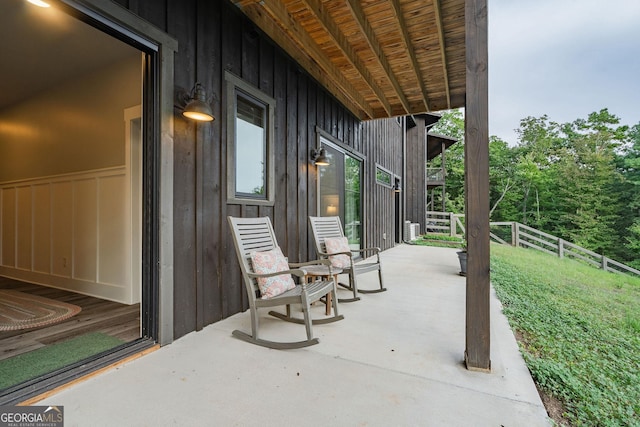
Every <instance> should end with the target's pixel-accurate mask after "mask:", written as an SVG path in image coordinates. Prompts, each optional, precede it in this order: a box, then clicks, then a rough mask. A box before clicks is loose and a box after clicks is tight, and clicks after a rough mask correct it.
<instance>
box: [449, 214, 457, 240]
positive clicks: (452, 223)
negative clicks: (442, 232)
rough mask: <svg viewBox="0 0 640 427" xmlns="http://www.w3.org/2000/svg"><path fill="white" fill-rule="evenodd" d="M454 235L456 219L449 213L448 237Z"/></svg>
mask: <svg viewBox="0 0 640 427" xmlns="http://www.w3.org/2000/svg"><path fill="white" fill-rule="evenodd" d="M455 235H456V217H455V216H454V215H453V212H449V236H451V237H454V236H455Z"/></svg>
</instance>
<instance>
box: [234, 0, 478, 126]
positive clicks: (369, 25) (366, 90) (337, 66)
mask: <svg viewBox="0 0 640 427" xmlns="http://www.w3.org/2000/svg"><path fill="white" fill-rule="evenodd" d="M232 1H233V2H234V3H235V4H236V5H237V6H238V7H239V8H240V9H241V10H242V11H243V12H244V13H245V14H246V15H247V16H248V17H249V18H250V19H251V20H252V21H253V22H254V23H255V24H256V25H257V26H258V27H260V28H261V29H262V31H264V32H265V33H266V34H267V35H269V36H270V37H271V38H272V39H273V40H274V41H275V42H276V43H277V44H278V45H280V46H281V47H282V48H283V49H285V50H286V51H287V53H288V54H289V55H291V56H292V57H293V58H294V59H295V60H296V61H298V62H299V63H300V65H301V66H302V67H303V68H304V69H306V70H307V72H309V74H311V75H312V76H313V77H314V78H316V79H317V80H318V81H319V82H320V83H321V84H322V85H323V86H325V87H326V88H327V90H328V91H329V92H330V93H332V94H333V95H334V96H335V97H336V98H337V99H338V100H339V101H341V102H342V103H343V104H344V105H345V106H346V107H347V108H348V109H349V110H350V111H351V112H352V113H353V114H354V115H355V116H356V117H358V118H360V119H363V120H366V119H373V118H383V117H393V116H400V115H406V114H420V113H426V112H429V111H439V110H443V109H449V108H457V107H463V106H464V102H465V79H466V63H465V46H464V43H465V34H464V31H465V27H464V24H465V22H464V21H465V19H464V18H465V17H464V4H465V1H464V0H232Z"/></svg>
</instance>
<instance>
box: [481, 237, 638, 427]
mask: <svg viewBox="0 0 640 427" xmlns="http://www.w3.org/2000/svg"><path fill="white" fill-rule="evenodd" d="M491 271H492V272H491V282H492V284H493V286H494V288H495V289H496V293H497V295H498V297H499V299H500V300H501V302H502V304H503V306H504V313H505V315H506V316H507V318H508V319H509V323H510V324H511V327H512V328H513V329H514V330H515V331H517V335H518V336H519V337H521V338H520V340H519V345H520V348H521V351H522V354H523V356H524V359H525V361H526V363H527V365H528V367H529V369H530V371H531V373H532V376H533V378H534V380H535V382H536V383H537V385H538V386H539V388H540V389H542V390H543V391H544V392H545V393H547V394H549V395H552V396H554V397H556V398H557V399H559V400H560V401H562V402H563V404H564V407H565V410H566V412H565V414H564V415H563V416H564V418H565V420H566V421H568V423H569V424H571V425H575V426H582V425H588V426H592V425H597V426H640V278H635V277H630V276H626V275H621V274H614V273H607V272H604V271H602V270H598V269H595V268H593V267H589V266H586V265H583V264H581V263H578V262H575V261H571V260H562V259H559V258H555V257H553V256H550V255H547V254H544V253H541V252H536V251H533V250H527V249H515V248H512V247H509V246H502V245H496V244H494V245H492V246H491Z"/></svg>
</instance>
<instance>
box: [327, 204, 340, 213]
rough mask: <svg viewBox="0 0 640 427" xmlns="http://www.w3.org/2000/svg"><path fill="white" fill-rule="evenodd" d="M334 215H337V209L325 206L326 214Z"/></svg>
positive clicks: (332, 206)
mask: <svg viewBox="0 0 640 427" xmlns="http://www.w3.org/2000/svg"><path fill="white" fill-rule="evenodd" d="M336 213H338V207H337V206H336V205H329V206H327V214H329V215H335V214H336Z"/></svg>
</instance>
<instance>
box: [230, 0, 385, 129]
mask: <svg viewBox="0 0 640 427" xmlns="http://www.w3.org/2000/svg"><path fill="white" fill-rule="evenodd" d="M233 1H234V3H235V4H236V6H238V7H239V8H240V9H241V10H242V12H243V13H244V14H245V15H247V16H248V17H249V18H250V19H251V20H252V21H253V22H254V23H256V24H257V25H258V26H259V27H260V28H261V29H262V31H264V32H265V33H266V34H267V35H269V37H271V38H272V39H273V40H274V41H275V42H276V43H277V44H279V45H280V46H282V47H283V48H284V49H285V50H286V51H287V52H288V53H289V54H290V55H291V56H292V57H293V58H294V59H295V60H296V61H297V62H298V63H299V64H301V65H302V66H303V67H304V68H305V69H306V70H307V72H309V73H310V74H311V75H312V76H313V77H314V78H315V79H316V80H318V81H319V82H320V83H321V84H322V85H323V86H324V87H325V88H327V90H329V92H331V94H332V95H333V96H335V97H336V98H337V99H338V100H339V101H340V102H342V103H343V104H344V105H345V106H346V107H347V108H349V110H350V111H351V112H352V113H353V114H354V115H356V117H358V118H359V119H361V120H367V119H371V118H374V117H375V114H374V112H373V108H372V107H371V106H370V105H369V104H368V103H367V102H366V100H365V99H364V97H363V96H362V95H361V94H360V92H359V91H357V90H356V89H355V88H354V87H353V85H351V83H350V82H349V81H348V80H347V79H346V77H344V75H343V74H342V73H341V72H340V70H339V69H338V68H337V67H336V66H335V65H334V64H333V63H332V62H330V61H329V60H328V59H327V57H326V55H324V53H323V52H322V51H321V50H320V48H319V47H318V45H317V44H316V43H315V41H314V40H313V39H312V38H311V37H310V36H309V34H308V33H307V32H306V31H305V30H304V29H303V28H302V27H301V26H300V24H299V23H298V22H297V21H296V20H295V19H294V18H293V17H292V16H291V15H290V14H289V13H288V11H287V10H286V8H285V7H284V5H283V4H282V3H281V2H280V1H279V0H233ZM276 22H279V23H281V25H278V24H276Z"/></svg>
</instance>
